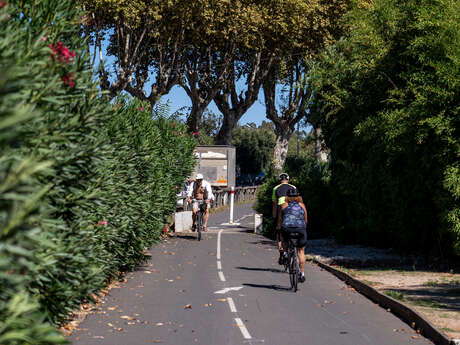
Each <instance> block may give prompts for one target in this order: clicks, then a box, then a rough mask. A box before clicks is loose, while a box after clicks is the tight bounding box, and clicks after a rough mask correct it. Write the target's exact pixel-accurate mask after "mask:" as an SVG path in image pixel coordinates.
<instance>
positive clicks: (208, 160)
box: [192, 145, 236, 189]
mask: <svg viewBox="0 0 460 345" xmlns="http://www.w3.org/2000/svg"><path fill="white" fill-rule="evenodd" d="M194 154H195V159H196V164H195V170H194V172H193V175H192V176H193V177H194V176H196V174H197V173H201V174H203V177H204V179H205V180H206V181H208V182H209V183H210V184H211V186H212V187H213V189H214V188H215V189H223V188H229V187H234V186H235V182H236V181H235V161H236V150H235V148H234V147H232V146H226V145H200V146H197V147H196V148H195V152H194Z"/></svg>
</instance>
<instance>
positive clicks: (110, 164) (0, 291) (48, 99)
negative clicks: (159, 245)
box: [0, 0, 195, 345]
mask: <svg viewBox="0 0 460 345" xmlns="http://www.w3.org/2000/svg"><path fill="white" fill-rule="evenodd" d="M0 13H1V14H0V151H1V159H0V181H2V182H1V184H0V227H1V228H0V343H1V344H4V345H7V344H8V345H9V344H55V343H62V342H65V340H64V339H63V338H62V337H61V336H60V335H59V334H58V333H57V332H56V331H55V330H54V328H53V327H51V326H50V324H48V323H47V322H50V323H51V324H53V325H54V326H56V325H58V324H59V323H60V322H62V321H64V320H65V319H66V318H67V317H68V315H69V313H70V312H71V311H72V310H74V308H76V307H77V306H78V305H79V304H80V303H81V302H82V301H84V300H89V299H91V295H92V294H93V293H95V292H97V291H98V290H99V289H100V288H101V287H103V286H104V285H105V284H106V283H107V280H108V278H110V277H113V276H115V275H116V273H117V272H118V271H120V270H126V269H130V268H132V267H134V266H135V265H136V264H137V263H139V262H140V261H141V260H143V259H144V255H143V251H144V249H145V248H147V247H149V246H150V245H152V244H153V243H154V242H155V241H156V240H157V239H158V238H159V236H160V233H161V229H162V227H163V225H164V224H165V222H166V217H167V216H168V215H169V214H170V213H171V212H173V211H174V209H175V195H176V186H179V185H182V183H183V181H184V179H185V176H187V175H188V174H189V173H190V172H191V170H192V168H193V164H194V159H193V154H192V152H193V148H194V144H195V142H194V140H193V138H191V137H188V136H186V135H182V133H185V132H186V131H185V126H184V124H182V123H180V122H178V121H174V120H173V119H168V118H167V117H165V116H164V114H162V111H152V110H151V109H150V108H148V106H147V105H145V104H141V103H140V102H137V101H132V100H128V99H125V98H123V97H120V98H118V99H116V100H115V102H113V103H112V104H111V103H109V102H108V101H107V99H106V98H105V97H104V96H103V95H101V94H100V91H99V89H98V87H97V85H96V84H94V82H93V81H92V80H93V72H92V69H91V67H90V65H89V62H88V59H89V57H88V55H87V52H86V51H85V47H87V45H86V43H85V42H84V40H83V39H82V36H81V33H80V27H79V25H78V23H79V19H80V18H82V16H81V13H80V12H79V10H78V9H76V8H75V4H74V3H73V2H72V1H65V0H46V1H43V0H42V1H38V0H37V1H26V2H25V1H19V0H18V1H9V2H8V4H7V5H6V6H3V7H2V8H1V9H0ZM59 42H61V43H62V44H59ZM49 45H50V46H49ZM72 52H74V53H75V54H72Z"/></svg>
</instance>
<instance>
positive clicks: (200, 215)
mask: <svg viewBox="0 0 460 345" xmlns="http://www.w3.org/2000/svg"><path fill="white" fill-rule="evenodd" d="M193 201H194V202H197V203H198V210H197V211H196V236H197V239H198V241H201V232H202V231H203V213H204V212H206V210H205V209H204V208H203V205H206V202H205V201H204V200H197V199H193Z"/></svg>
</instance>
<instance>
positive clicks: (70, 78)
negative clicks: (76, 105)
mask: <svg viewBox="0 0 460 345" xmlns="http://www.w3.org/2000/svg"><path fill="white" fill-rule="evenodd" d="M61 79H62V82H63V83H64V84H65V85H67V86H70V87H71V88H74V87H75V76H74V74H73V73H69V74H67V75H65V76H63V77H62V78H61Z"/></svg>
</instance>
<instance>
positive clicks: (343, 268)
mask: <svg viewBox="0 0 460 345" xmlns="http://www.w3.org/2000/svg"><path fill="white" fill-rule="evenodd" d="M340 269H341V270H342V271H343V272H345V273H347V274H348V275H350V276H352V277H356V272H354V271H352V270H351V269H349V268H346V267H340Z"/></svg>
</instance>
